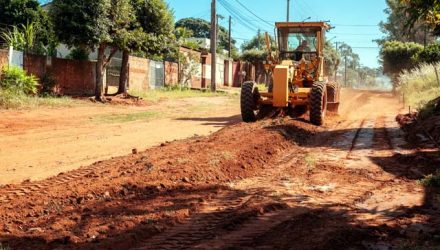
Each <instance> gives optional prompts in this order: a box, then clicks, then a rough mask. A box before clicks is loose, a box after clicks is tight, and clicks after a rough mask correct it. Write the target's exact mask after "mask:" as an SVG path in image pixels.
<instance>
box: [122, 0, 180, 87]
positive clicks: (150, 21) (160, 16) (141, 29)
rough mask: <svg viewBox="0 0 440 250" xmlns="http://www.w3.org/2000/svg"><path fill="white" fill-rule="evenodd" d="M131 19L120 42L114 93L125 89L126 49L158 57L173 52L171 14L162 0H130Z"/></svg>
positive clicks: (127, 56)
mask: <svg viewBox="0 0 440 250" xmlns="http://www.w3.org/2000/svg"><path fill="white" fill-rule="evenodd" d="M130 4H131V6H132V7H133V11H134V12H133V13H134V16H135V18H134V20H133V21H132V22H131V24H130V26H129V28H128V29H127V30H128V32H127V36H128V37H129V38H127V39H126V40H124V41H123V42H122V43H120V45H121V50H122V51H123V55H122V66H121V73H120V78H119V88H118V93H119V94H122V93H126V92H127V87H126V86H127V75H128V60H129V56H130V53H133V52H134V53H137V54H141V55H142V56H145V57H150V58H157V59H159V58H160V59H162V58H163V57H164V56H169V55H171V54H173V53H175V51H174V50H175V47H176V44H175V36H174V17H173V13H172V12H171V11H170V9H169V7H168V5H167V4H166V3H165V2H164V1H163V0H130Z"/></svg>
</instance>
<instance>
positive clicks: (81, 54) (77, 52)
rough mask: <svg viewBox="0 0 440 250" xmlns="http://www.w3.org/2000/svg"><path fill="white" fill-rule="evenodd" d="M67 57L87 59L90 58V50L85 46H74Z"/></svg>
mask: <svg viewBox="0 0 440 250" xmlns="http://www.w3.org/2000/svg"><path fill="white" fill-rule="evenodd" d="M66 58H67V59H73V60H80V61H87V60H89V51H88V50H87V49H84V48H73V49H72V50H71V51H70V54H69V55H67V57H66Z"/></svg>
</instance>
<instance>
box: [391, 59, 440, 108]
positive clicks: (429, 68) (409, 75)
mask: <svg viewBox="0 0 440 250" xmlns="http://www.w3.org/2000/svg"><path fill="white" fill-rule="evenodd" d="M435 68H437V72H438V74H439V77H440V63H439V64H434V65H432V64H424V65H421V66H420V67H418V68H416V69H413V70H411V71H405V72H404V73H402V74H401V75H400V76H399V81H400V84H401V85H400V87H399V90H400V92H401V93H402V94H404V96H405V104H406V105H409V106H412V107H414V108H417V109H423V107H424V106H425V105H426V104H427V103H428V102H429V101H431V100H433V99H435V98H437V97H439V96H440V84H439V82H437V77H436V74H435Z"/></svg>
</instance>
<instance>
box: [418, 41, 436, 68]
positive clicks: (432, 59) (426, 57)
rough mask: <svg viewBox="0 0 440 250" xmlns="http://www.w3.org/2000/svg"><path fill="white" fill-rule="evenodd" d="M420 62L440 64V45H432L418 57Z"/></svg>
mask: <svg viewBox="0 0 440 250" xmlns="http://www.w3.org/2000/svg"><path fill="white" fill-rule="evenodd" d="M417 61H418V62H425V63H437V62H440V43H439V42H436V43H432V44H429V45H428V46H426V48H425V49H424V50H423V51H421V52H420V53H419V54H418V55H417Z"/></svg>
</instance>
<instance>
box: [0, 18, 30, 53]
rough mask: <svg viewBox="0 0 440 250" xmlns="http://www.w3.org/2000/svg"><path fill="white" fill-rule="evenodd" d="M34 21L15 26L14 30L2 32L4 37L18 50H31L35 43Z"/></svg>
mask: <svg viewBox="0 0 440 250" xmlns="http://www.w3.org/2000/svg"><path fill="white" fill-rule="evenodd" d="M34 27H35V26H34V24H33V23H28V24H26V25H24V24H21V25H20V26H19V27H17V26H14V27H13V29H12V30H9V31H6V32H4V33H3V34H2V39H3V40H4V41H5V42H6V43H7V44H8V45H9V46H12V47H14V48H15V49H16V50H21V51H25V52H29V51H30V50H31V49H32V48H33V47H34V43H35V28H34Z"/></svg>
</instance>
